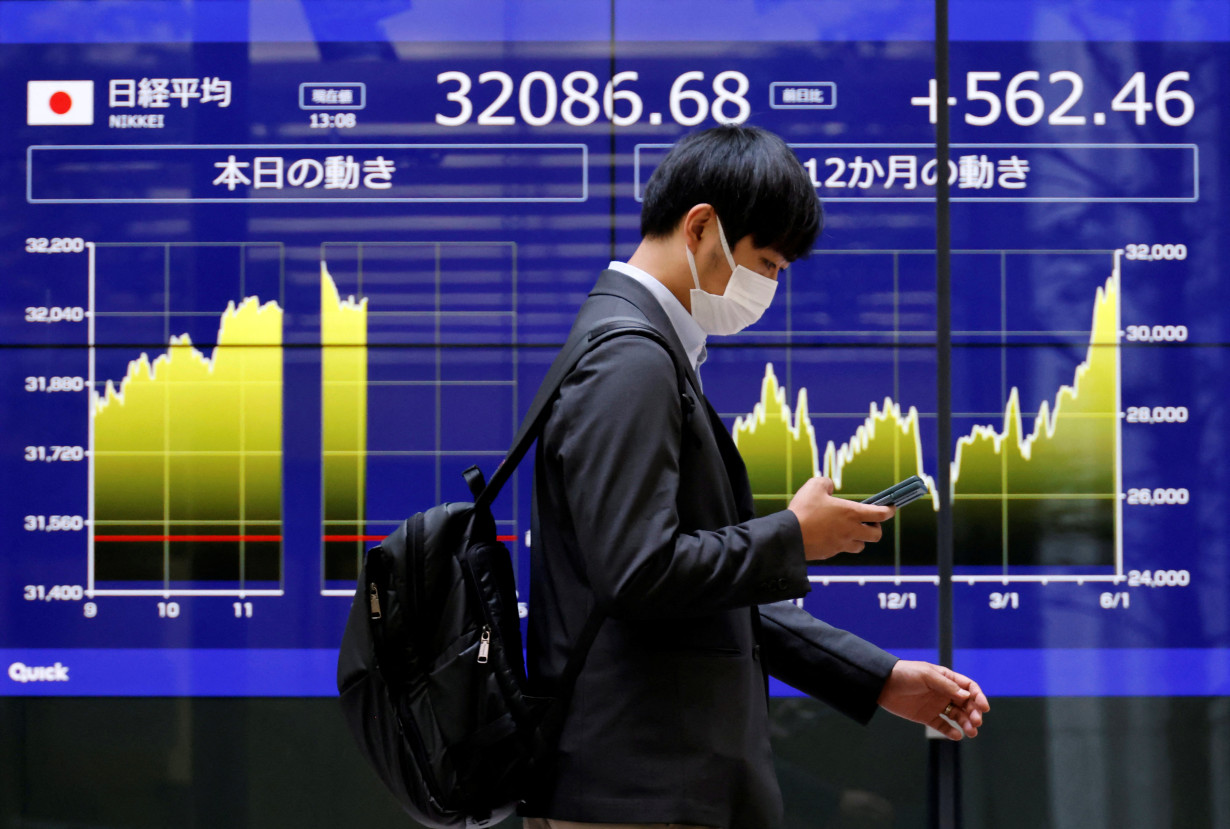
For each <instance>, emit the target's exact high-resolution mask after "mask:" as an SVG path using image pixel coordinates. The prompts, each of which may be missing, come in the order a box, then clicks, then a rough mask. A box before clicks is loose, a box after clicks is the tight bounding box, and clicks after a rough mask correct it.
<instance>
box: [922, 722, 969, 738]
mask: <svg viewBox="0 0 1230 829" xmlns="http://www.w3.org/2000/svg"><path fill="white" fill-rule="evenodd" d="M927 725H929V726H931V727H932V728H934V729H935V730H936V731H938V732H940V733H941V734H943V735H944V736H945V737H947V738H948V739H950V740H952V741H954V742H956V741H957V740H960V739H961V738H962V737H964V736H965V732H964V731H962V730H961V729H960V728H958V727H957V726H955V725H953V724H952V723H951V722H949V721H948V720H946V719H944V718H943V717H935V718H934V719H932V720H931V722H929V723H927Z"/></svg>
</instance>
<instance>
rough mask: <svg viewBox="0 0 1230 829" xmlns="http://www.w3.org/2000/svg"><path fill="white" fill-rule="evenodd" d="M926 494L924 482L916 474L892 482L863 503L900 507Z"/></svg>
mask: <svg viewBox="0 0 1230 829" xmlns="http://www.w3.org/2000/svg"><path fill="white" fill-rule="evenodd" d="M926 494H927V484H926V482H925V481H923V479H922V478H920V477H918V476H917V475H911V476H910V477H908V478H906V479H905V480H904V481H902V482H901V483H899V484H893V485H892V486H890V487H889V488H888V489H886V490H884V491H883V492H877V493H876V494H875V495H872V496H871V497H870V498H867V499H864V501H863V503H864V504H871V505H873V506H877V507H897V508H898V509H900V508H901V507H904V506H905V505H906V504H909V503H912V502H914V501H917V500H918V499H919V498H921V497H923V496H924V495H926Z"/></svg>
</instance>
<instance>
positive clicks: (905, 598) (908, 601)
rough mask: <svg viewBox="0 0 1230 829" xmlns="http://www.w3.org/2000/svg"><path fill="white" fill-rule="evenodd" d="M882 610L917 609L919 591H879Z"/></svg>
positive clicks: (878, 595)
mask: <svg viewBox="0 0 1230 829" xmlns="http://www.w3.org/2000/svg"><path fill="white" fill-rule="evenodd" d="M876 598H877V599H879V600H880V610H917V609H918V594H917V593H877V594H876Z"/></svg>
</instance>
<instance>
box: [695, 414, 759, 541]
mask: <svg viewBox="0 0 1230 829" xmlns="http://www.w3.org/2000/svg"><path fill="white" fill-rule="evenodd" d="M701 399H702V400H704V401H705V411H706V412H708V413H709V422H710V423H712V424H713V438H714V440H715V441H717V447H718V451H719V452H721V453H722V465H723V466H724V467H726V478H727V480H728V481H730V492H731V495H732V496H733V499H734V504H733V505H734V507H735V512H736V514H737V515H738V520H739V521H747V520H748V519H751V518H754V517H755V516H756V508H755V504H754V501H753V500H752V484H751V481H749V480H748V477H747V466H746V464H744V463H743V456H742V455H740V454H739V449H738V447H736V446H735V442H734V439H733V438H731V436H730V432H727V431H726V424H724V423H723V422H722V418H721V417H719V416H718V413H717V411H716V410H714V408H713V405H712V404H711V403H710V402H709V398H707V397H703V396H702V398H701Z"/></svg>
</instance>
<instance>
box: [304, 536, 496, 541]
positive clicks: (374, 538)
mask: <svg viewBox="0 0 1230 829" xmlns="http://www.w3.org/2000/svg"><path fill="white" fill-rule="evenodd" d="M323 538H324V540H325V541H384V539H385V536H383V535H326V536H324V537H323ZM495 540H496V541H516V540H517V537H516V536H515V535H497V536H496V537H495Z"/></svg>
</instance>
